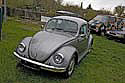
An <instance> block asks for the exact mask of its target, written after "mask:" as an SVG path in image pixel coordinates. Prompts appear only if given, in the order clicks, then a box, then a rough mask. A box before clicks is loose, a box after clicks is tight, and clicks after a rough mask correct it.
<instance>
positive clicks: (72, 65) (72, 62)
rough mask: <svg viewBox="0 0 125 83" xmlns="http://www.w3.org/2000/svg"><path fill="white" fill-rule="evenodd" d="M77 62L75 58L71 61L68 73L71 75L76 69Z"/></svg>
mask: <svg viewBox="0 0 125 83" xmlns="http://www.w3.org/2000/svg"><path fill="white" fill-rule="evenodd" d="M74 66H75V62H74V59H73V60H72V61H71V63H70V65H69V68H68V74H69V75H71V74H72V72H73V70H74Z"/></svg>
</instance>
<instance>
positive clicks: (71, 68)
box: [64, 57, 75, 78]
mask: <svg viewBox="0 0 125 83" xmlns="http://www.w3.org/2000/svg"><path fill="white" fill-rule="evenodd" d="M74 68H75V58H74V57H73V58H72V59H71V60H70V63H69V66H68V68H67V70H66V72H65V73H64V75H65V77H66V78H68V77H70V76H71V75H72V73H73V71H74Z"/></svg>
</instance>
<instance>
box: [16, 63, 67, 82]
mask: <svg viewBox="0 0 125 83" xmlns="http://www.w3.org/2000/svg"><path fill="white" fill-rule="evenodd" d="M16 67H17V69H18V71H19V72H22V73H25V74H27V75H29V76H30V75H33V76H38V77H43V78H49V79H52V80H57V79H59V80H64V79H67V78H65V76H64V74H63V73H56V72H50V71H46V70H42V69H40V70H39V69H36V70H35V69H30V68H27V67H25V66H23V65H21V64H20V63H18V64H17V66H16Z"/></svg>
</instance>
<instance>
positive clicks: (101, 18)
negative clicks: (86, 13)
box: [94, 15, 108, 22]
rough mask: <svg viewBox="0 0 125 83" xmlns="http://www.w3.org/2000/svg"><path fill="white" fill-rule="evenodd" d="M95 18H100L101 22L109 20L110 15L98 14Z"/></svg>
mask: <svg viewBox="0 0 125 83" xmlns="http://www.w3.org/2000/svg"><path fill="white" fill-rule="evenodd" d="M94 20H99V21H101V22H106V21H107V20H108V17H107V16H101V15H98V16H96V17H95V18H94Z"/></svg>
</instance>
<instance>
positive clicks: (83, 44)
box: [77, 24, 88, 54]
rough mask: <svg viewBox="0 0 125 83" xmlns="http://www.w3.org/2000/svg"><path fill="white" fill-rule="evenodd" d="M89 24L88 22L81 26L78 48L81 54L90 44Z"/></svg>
mask: <svg viewBox="0 0 125 83" xmlns="http://www.w3.org/2000/svg"><path fill="white" fill-rule="evenodd" d="M87 26H88V25H87V24H83V25H82V26H81V28H80V33H79V36H78V40H77V41H78V50H79V54H83V53H84V52H85V51H86V49H87V46H88V34H87V32H88V27H87Z"/></svg>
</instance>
